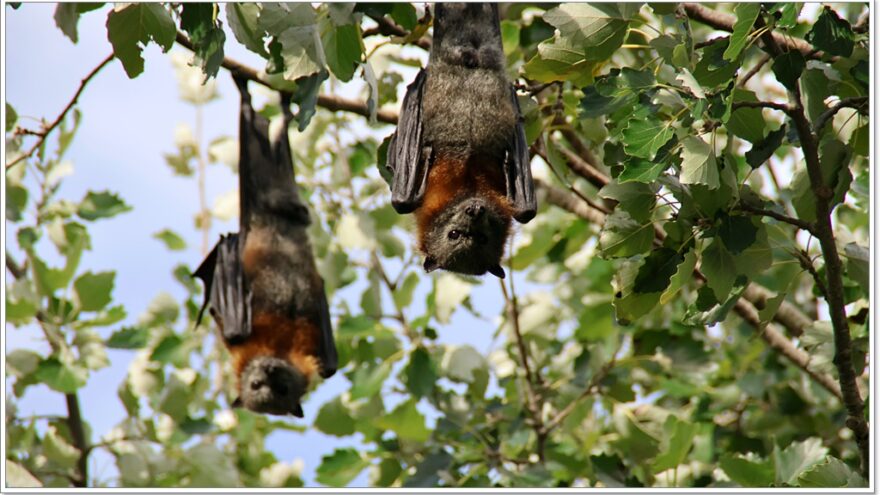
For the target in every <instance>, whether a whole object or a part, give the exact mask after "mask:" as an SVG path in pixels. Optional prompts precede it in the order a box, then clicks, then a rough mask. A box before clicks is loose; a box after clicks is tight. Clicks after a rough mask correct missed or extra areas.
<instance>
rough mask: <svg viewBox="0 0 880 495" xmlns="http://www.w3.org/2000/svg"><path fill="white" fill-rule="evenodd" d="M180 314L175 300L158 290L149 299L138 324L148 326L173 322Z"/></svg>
mask: <svg viewBox="0 0 880 495" xmlns="http://www.w3.org/2000/svg"><path fill="white" fill-rule="evenodd" d="M179 315H180V308H179V307H178V305H177V300H175V299H174V297H172V296H171V294H169V293H167V292H160V293H159V294H158V295H156V297H155V298H153V300H152V301H150V304H149V306H147V311H146V313H145V314H144V315H143V316H142V317H141V318H140V319H139V320H138V323H139V324H142V325H144V326H147V327H149V328H152V327H155V326H158V325H162V324H165V323H174V321H175V320H177V317H178V316H179Z"/></svg>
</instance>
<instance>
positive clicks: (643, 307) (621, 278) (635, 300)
mask: <svg viewBox="0 0 880 495" xmlns="http://www.w3.org/2000/svg"><path fill="white" fill-rule="evenodd" d="M652 237H653V234H652ZM643 261H644V260H643V259H642V258H641V256H636V257H633V258H629V259H626V260H624V261H623V263H622V264H621V265H620V266H619V267H618V270H617V271H616V272H615V273H614V278H613V279H612V287H613V288H614V302H613V304H614V311H615V315H616V316H617V321H618V323H620V324H621V325H628V324H629V323H631V322H633V321H634V320H635V319H637V318H640V317H642V316H644V315H645V314H647V313H648V312H649V311H651V310H652V309H654V307H655V306H656V305H657V302H658V301H659V300H660V293H659V292H648V293H638V292H636V291H635V290H633V289H634V287H635V279H636V277H637V276H638V271H639V268H640V267H641V265H642V262H643Z"/></svg>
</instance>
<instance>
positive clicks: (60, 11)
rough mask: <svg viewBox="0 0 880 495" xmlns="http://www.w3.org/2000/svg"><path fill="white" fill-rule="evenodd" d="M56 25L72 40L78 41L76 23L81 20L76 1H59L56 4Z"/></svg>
mask: <svg viewBox="0 0 880 495" xmlns="http://www.w3.org/2000/svg"><path fill="white" fill-rule="evenodd" d="M54 18H55V25H56V26H58V29H60V30H61V32H62V33H64V35H65V36H67V37H68V38H70V41H72V42H74V43H76V42H77V41H78V40H77V33H76V24H77V22H79V10H78V9H77V4H75V3H59V4H57V5H56V6H55V15H54Z"/></svg>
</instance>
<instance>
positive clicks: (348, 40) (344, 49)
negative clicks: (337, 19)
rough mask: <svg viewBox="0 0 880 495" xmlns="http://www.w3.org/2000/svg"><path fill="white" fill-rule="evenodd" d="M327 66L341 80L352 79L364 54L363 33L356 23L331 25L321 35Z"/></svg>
mask: <svg viewBox="0 0 880 495" xmlns="http://www.w3.org/2000/svg"><path fill="white" fill-rule="evenodd" d="M321 41H322V42H323V44H324V54H325V56H326V57H327V67H329V68H330V70H331V71H332V72H333V74H334V75H336V77H337V78H339V80H340V81H343V82H347V81H350V80H351V77H352V76H353V75H354V71H355V69H356V68H357V66H358V63H359V62H360V61H361V56H362V55H363V50H362V46H363V44H362V42H361V33H360V30H359V29H358V27H357V26H355V25H354V24H346V25H343V26H331V27H330V28H329V29H327V31H326V32H324V34H323V35H322V36H321Z"/></svg>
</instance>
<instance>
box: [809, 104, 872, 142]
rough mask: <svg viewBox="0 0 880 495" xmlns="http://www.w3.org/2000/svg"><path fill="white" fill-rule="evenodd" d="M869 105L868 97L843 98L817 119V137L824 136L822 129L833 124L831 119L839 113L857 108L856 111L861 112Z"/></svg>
mask: <svg viewBox="0 0 880 495" xmlns="http://www.w3.org/2000/svg"><path fill="white" fill-rule="evenodd" d="M867 104H868V97H867V96H852V97H849V98H843V99H841V100H840V101H838V102H837V103H835V104H834V105H833V106H832V107H831V108H829V109H828V110H825V111H824V112H822V113H821V114H820V115H819V117H818V118H817V119H816V125H815V126H814V127H815V128H816V135H817V136H821V135H822V129H824V128H825V126H826V125H827V124H828V123H829V122H831V119H832V118H833V117H834V116H835V115H837V112H839V111H841V110H842V109H844V108H855V109H856V110H860V109H861V108H862V107H865V106H866V105H867Z"/></svg>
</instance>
